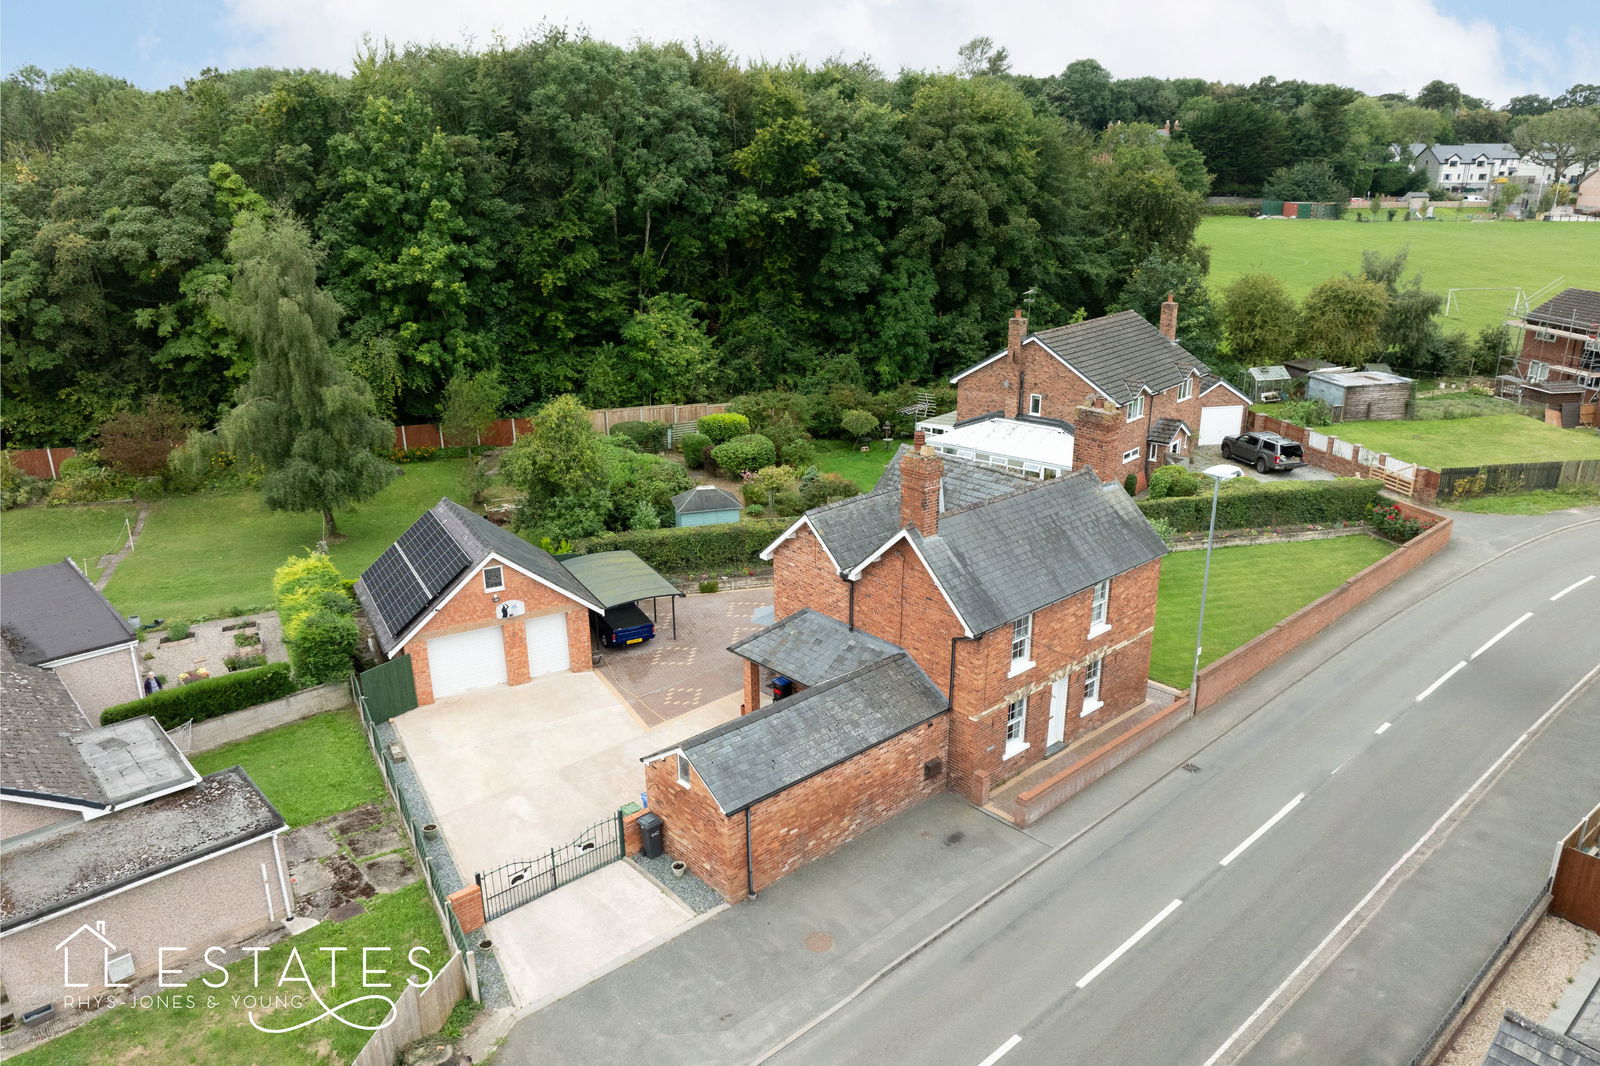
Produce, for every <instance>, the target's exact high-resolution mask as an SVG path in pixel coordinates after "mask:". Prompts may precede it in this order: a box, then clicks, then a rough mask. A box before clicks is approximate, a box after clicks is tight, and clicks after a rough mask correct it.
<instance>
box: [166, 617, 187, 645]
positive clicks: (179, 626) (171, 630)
mask: <svg viewBox="0 0 1600 1066" xmlns="http://www.w3.org/2000/svg"><path fill="white" fill-rule="evenodd" d="M190 633H191V629H190V626H189V623H188V622H184V621H181V620H180V621H177V622H172V623H170V624H169V625H168V626H167V639H168V640H169V641H171V640H188V639H189V635H190Z"/></svg>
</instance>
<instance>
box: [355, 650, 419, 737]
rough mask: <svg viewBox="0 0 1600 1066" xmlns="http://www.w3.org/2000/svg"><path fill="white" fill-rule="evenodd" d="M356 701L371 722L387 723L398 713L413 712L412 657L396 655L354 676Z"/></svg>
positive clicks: (415, 687) (414, 687)
mask: <svg viewBox="0 0 1600 1066" xmlns="http://www.w3.org/2000/svg"><path fill="white" fill-rule="evenodd" d="M355 686H356V698H357V699H359V700H360V701H361V702H362V703H363V704H364V705H365V709H366V712H367V717H368V719H370V720H371V721H373V722H387V721H388V720H389V719H391V718H393V717H394V716H395V715H397V714H405V713H406V712H407V711H411V710H415V709H416V706H417V683H416V681H415V680H414V679H413V678H412V676H411V656H409V655H397V656H395V657H394V658H393V659H391V660H389V661H388V662H386V663H384V664H382V665H381V666H374V667H373V668H372V669H371V670H363V671H361V672H360V673H359V674H356V675H355Z"/></svg>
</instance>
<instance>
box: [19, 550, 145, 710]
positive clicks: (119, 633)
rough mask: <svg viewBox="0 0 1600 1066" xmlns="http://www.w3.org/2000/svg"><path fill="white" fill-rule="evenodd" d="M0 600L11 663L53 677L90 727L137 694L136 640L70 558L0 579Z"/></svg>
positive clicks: (125, 624) (137, 638) (115, 611)
mask: <svg viewBox="0 0 1600 1066" xmlns="http://www.w3.org/2000/svg"><path fill="white" fill-rule="evenodd" d="M0 602H3V603H4V605H5V621H4V623H3V628H4V631H5V635H6V639H7V642H8V643H9V644H10V645H11V647H12V650H13V652H14V654H15V655H16V657H17V658H18V659H19V660H20V661H22V662H23V663H26V664H27V665H29V666H39V667H43V668H44V669H47V670H50V671H52V672H53V673H54V674H55V675H56V676H57V677H59V678H60V679H61V682H62V684H64V685H65V686H66V688H67V691H68V692H69V693H71V694H72V699H73V700H75V701H76V702H77V705H78V706H79V707H80V708H81V709H82V710H83V713H84V714H86V715H88V716H89V719H90V720H91V721H98V720H99V717H100V712H101V711H103V710H105V709H106V708H107V707H114V706H116V705H117V704H119V703H127V702H128V701H129V700H136V699H138V698H139V697H140V696H142V695H144V689H143V687H142V685H141V683H140V671H139V637H138V634H136V633H135V632H134V628H133V626H132V625H131V624H130V623H129V622H128V620H127V619H126V618H124V617H122V615H121V614H119V613H118V612H117V609H116V608H115V607H113V606H111V602H110V601H109V600H107V599H106V598H105V597H104V596H102V595H101V594H100V590H99V589H96V588H95V587H94V586H93V585H91V584H90V583H89V579H88V578H87V577H85V576H84V575H83V572H82V571H81V570H79V569H78V567H77V565H76V564H74V563H73V561H72V560H71V559H64V560H62V561H61V562H59V563H51V564H50V565H49V566H35V567H33V568H31V569H28V570H15V571H13V572H11V573H9V574H6V575H5V576H3V577H0Z"/></svg>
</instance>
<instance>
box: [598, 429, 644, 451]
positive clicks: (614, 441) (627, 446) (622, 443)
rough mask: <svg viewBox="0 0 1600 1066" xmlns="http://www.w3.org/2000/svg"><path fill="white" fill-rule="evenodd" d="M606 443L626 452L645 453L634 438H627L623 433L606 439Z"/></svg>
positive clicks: (614, 434)
mask: <svg viewBox="0 0 1600 1066" xmlns="http://www.w3.org/2000/svg"><path fill="white" fill-rule="evenodd" d="M606 443H607V444H610V445H611V446H612V447H614V448H621V449H623V450H624V451H629V452H635V453H642V452H643V451H644V449H643V448H641V447H639V442H638V441H636V440H634V439H633V438H632V437H625V436H623V435H622V434H621V433H613V434H612V435H611V436H609V437H607V438H606Z"/></svg>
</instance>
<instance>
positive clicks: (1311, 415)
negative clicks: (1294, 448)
mask: <svg viewBox="0 0 1600 1066" xmlns="http://www.w3.org/2000/svg"><path fill="white" fill-rule="evenodd" d="M1279 417H1281V418H1282V419H1283V420H1284V421H1285V422H1293V423H1294V424H1295V425H1297V426H1326V425H1330V424H1332V422H1333V409H1332V408H1331V407H1329V406H1328V405H1327V403H1326V402H1325V401H1322V400H1290V401H1289V402H1288V403H1286V404H1284V405H1283V408H1282V414H1281V415H1280V416H1279Z"/></svg>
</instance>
